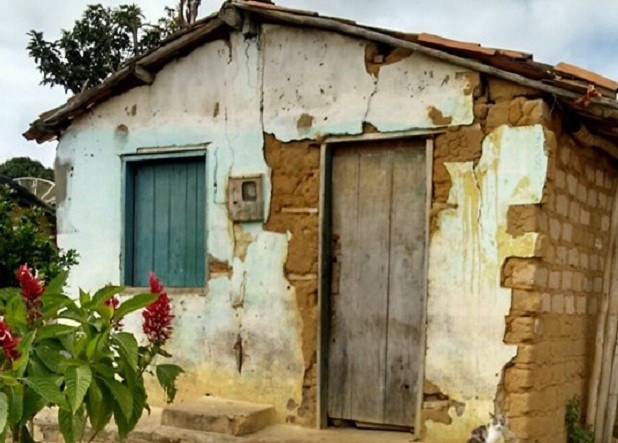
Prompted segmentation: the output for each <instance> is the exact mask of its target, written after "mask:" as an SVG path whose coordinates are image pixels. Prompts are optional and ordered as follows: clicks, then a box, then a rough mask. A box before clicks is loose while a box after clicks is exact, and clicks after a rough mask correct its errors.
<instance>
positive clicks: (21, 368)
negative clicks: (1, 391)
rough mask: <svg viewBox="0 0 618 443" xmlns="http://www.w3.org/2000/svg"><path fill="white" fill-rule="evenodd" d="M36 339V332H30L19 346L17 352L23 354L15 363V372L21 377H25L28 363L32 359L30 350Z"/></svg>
mask: <svg viewBox="0 0 618 443" xmlns="http://www.w3.org/2000/svg"><path fill="white" fill-rule="evenodd" d="M35 337H36V331H32V332H29V333H28V334H26V335H25V336H24V337H22V340H21V342H19V345H17V350H18V351H19V352H20V353H21V356H20V357H19V358H18V359H17V360H15V361H14V362H13V370H14V371H15V372H16V373H17V375H18V376H19V377H21V376H22V375H24V373H25V372H26V368H27V367H28V361H29V359H30V349H31V347H32V342H34V339H35Z"/></svg>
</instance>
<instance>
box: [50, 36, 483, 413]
mask: <svg viewBox="0 0 618 443" xmlns="http://www.w3.org/2000/svg"><path fill="white" fill-rule="evenodd" d="M366 46H367V42H362V41H358V40H355V39H352V38H347V37H342V36H339V35H336V34H330V33H327V32H318V31H312V30H302V29H292V28H284V27H279V26H264V28H263V30H262V33H261V35H260V38H259V39H245V37H244V36H242V35H240V34H232V36H231V38H230V41H229V42H228V41H223V40H219V41H215V42H211V43H208V44H205V45H204V46H202V47H200V48H198V49H196V50H195V51H193V52H192V53H191V54H190V55H188V56H187V57H184V58H181V59H178V60H176V61H174V62H171V63H169V64H168V65H167V66H166V67H165V68H164V69H163V70H162V71H160V72H159V73H158V74H157V76H156V79H155V81H154V83H153V84H152V85H151V86H143V87H138V88H134V89H132V90H130V91H128V92H126V93H124V94H122V95H120V96H117V97H114V98H111V99H109V100H108V101H106V102H105V103H103V104H101V105H98V106H97V107H95V108H93V109H92V110H91V112H90V113H88V114H87V115H85V116H83V117H80V118H78V119H76V121H75V122H74V123H73V124H72V125H71V126H70V127H69V128H68V130H67V131H66V132H65V133H64V134H63V136H62V138H61V140H60V143H59V147H58V153H57V166H58V167H59V169H58V170H59V171H64V172H65V174H62V175H63V177H61V181H62V183H63V188H64V189H65V191H66V192H65V198H64V199H61V200H62V201H60V202H59V204H58V205H59V206H58V218H59V223H58V242H59V244H60V246H61V247H63V248H75V249H77V250H78V252H79V253H80V256H81V260H80V265H79V266H76V267H75V268H74V269H73V272H72V274H71V280H70V284H71V287H72V289H73V290H75V289H76V288H77V286H78V285H79V286H81V287H83V288H84V289H95V288H97V287H99V286H102V285H104V284H106V283H108V282H113V283H116V282H119V281H120V279H121V262H122V260H121V258H122V251H121V249H122V238H123V235H124V229H123V206H122V205H123V194H124V189H123V172H122V161H121V156H122V155H123V154H131V153H136V152H137V150H138V149H139V148H167V147H187V146H192V147H201V148H203V149H205V150H206V152H207V160H206V161H207V173H206V180H207V183H206V199H207V205H206V212H207V223H206V226H207V253H208V254H209V256H210V257H211V265H212V263H215V264H216V265H217V266H215V267H213V266H211V269H214V268H216V271H217V272H216V274H215V272H213V274H212V275H211V277H212V278H211V279H210V280H209V282H208V285H207V287H206V288H205V290H204V294H203V295H183V294H174V295H173V302H174V304H175V307H176V308H175V309H176V319H175V325H174V327H175V336H174V339H173V342H172V343H171V346H170V348H171V349H172V350H173V353H174V356H175V360H177V361H178V362H179V363H180V364H181V365H183V366H185V368H186V369H187V370H188V374H187V375H186V376H185V377H184V379H183V381H182V383H181V386H180V391H179V394H180V397H179V398H180V399H190V398H193V397H195V396H196V395H199V394H201V393H211V394H215V395H221V396H228V397H233V398H241V399H246V400H251V401H256V402H266V403H272V404H274V405H275V407H276V408H277V412H278V416H279V419H280V420H284V419H288V420H290V417H291V419H292V420H293V418H294V416H295V414H299V411H300V410H301V409H303V410H305V411H306V410H307V409H312V408H313V409H315V367H314V364H313V363H314V361H315V345H313V344H310V345H307V343H305V342H304V341H306V340H315V333H311V332H310V331H308V329H309V328H315V324H316V320H315V319H316V317H317V316H316V311H315V306H314V305H315V302H312V301H311V300H312V294H315V291H314V290H313V289H312V288H313V287H314V286H315V283H314V282H315V279H316V275H315V273H316V272H317V265H316V262H315V261H314V258H313V254H314V252H316V251H317V235H314V233H317V230H316V229H315V227H317V215H316V214H315V212H311V211H313V209H315V207H317V205H315V207H313V206H312V207H309V208H306V207H305V208H304V209H308V210H309V212H308V214H309V216H307V217H304V220H305V222H304V223H306V224H307V226H308V227H307V228H306V229H305V228H302V229H300V228H298V226H297V224H296V221H295V220H296V219H295V218H294V215H293V214H294V213H287V212H285V210H286V209H290V207H294V206H295V205H299V204H301V205H304V206H306V205H307V202H302V203H298V202H289V203H286V204H285V205H283V204H281V202H283V201H284V199H283V197H282V200H281V201H280V203H278V204H277V207H276V208H274V209H272V208H270V204H271V199H270V197H271V191H273V189H272V186H273V183H275V178H274V177H273V181H272V182H271V179H270V174H271V171H270V168H269V166H268V165H267V164H266V162H265V159H264V149H265V148H264V143H265V142H264V134H265V133H267V134H272V137H273V143H279V142H282V141H285V142H287V141H294V140H305V139H314V140H320V139H321V137H323V136H325V135H344V134H360V133H362V131H363V123H365V122H368V123H371V124H372V125H374V126H375V127H376V128H378V129H379V130H381V131H402V130H408V129H422V128H435V127H439V126H453V125H460V124H469V123H471V122H472V90H473V88H474V86H475V81H477V80H478V76H477V75H475V74H474V75H472V74H470V73H462V72H461V69H460V68H457V67H451V66H448V65H445V64H444V63H441V62H438V61H435V60H432V59H429V58H426V57H424V56H421V55H418V54H413V55H410V56H409V57H406V58H403V59H401V60H399V61H397V62H396V63H393V64H389V65H385V66H381V67H380V69H379V70H378V72H377V74H375V73H374V74H372V73H370V72H368V70H367V66H366V62H365V48H366ZM475 78H476V79H477V80H475ZM402 91H403V93H402ZM393 103H394V105H393ZM269 137H271V136H270V135H269ZM308 148H310V149H315V148H311V147H308ZM281 149H284V150H285V149H286V145H282V146H281ZM273 152H274V151H273ZM255 173H262V174H265V178H266V179H265V195H266V212H267V214H269V215H270V217H271V220H273V221H272V222H271V226H270V230H272V231H276V232H270V230H269V228H268V226H269V225H266V226H267V227H266V228H265V226H264V225H263V224H261V223H244V224H239V225H236V226H234V224H233V223H232V222H231V221H230V220H229V218H228V214H227V209H226V206H225V197H226V190H227V178H228V176H229V175H230V174H255ZM280 173H281V174H290V175H293V174H295V173H296V172H294V171H292V170H289V168H285V167H283V168H282V169H281V171H280ZM280 178H281V179H282V180H281V182H280V183H281V184H280V185H279V186H285V185H284V182H285V180H283V178H284V177H280ZM309 181H310V182H311V183H313V184H316V186H317V179H315V180H314V179H311V180H309ZM309 181H308V182H309ZM308 182H307V183H308ZM313 184H312V185H310V186H313ZM303 186H305V185H303ZM307 186H309V185H307ZM275 191H276V190H275ZM280 191H281V195H283V196H285V195H287V194H286V192H287V190H284V189H283V188H282V189H281V190H280ZM300 192H301V193H303V195H305V197H306V196H307V195H317V187H316V189H313V187H311V189H309V187H308V188H307V189H305V188H302V189H301V191H300ZM307 193H308V194H307ZM292 194H293V193H292ZM273 195H274V194H273ZM286 198H287V197H286ZM309 201H311V202H312V203H311V204H312V205H313V204H315V202H313V200H311V199H309ZM293 209H294V208H293ZM296 209H298V208H296ZM93 217H94V219H93ZM295 228H298V229H299V231H297V232H298V234H292V232H295ZM293 235H298V236H302V235H306V238H305V239H304V240H302V241H300V242H298V238H297V239H296V240H297V242H296V243H295V242H294V239H293V238H292V236H293ZM309 239H315V240H313V241H314V243H315V244H314V248H309V249H307V251H311V252H307V254H309V253H310V254H312V257H311V258H310V259H309V260H308V259H307V257H305V256H302V254H301V251H302V248H300V247H298V246H297V245H302V244H303V242H304V241H306V240H307V241H308V240H309ZM205 260H206V257H205ZM299 272H300V274H299ZM430 297H431V295H430ZM303 303H304V305H303ZM127 328H129V329H132V330H135V331H138V330H139V316H134V317H133V318H130V319H127ZM441 333H442V332H441ZM239 342H240V343H241V344H242V346H241V347H242V351H239V349H240V347H239V345H238V344H239ZM304 388H312V389H313V393H312V394H307V395H305V392H304V391H303V389H304ZM151 396H153V397H154V398H157V396H158V391H156V390H153V391H151ZM309 415H311V414H309Z"/></svg>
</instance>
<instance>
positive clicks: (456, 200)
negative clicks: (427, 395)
mask: <svg viewBox="0 0 618 443" xmlns="http://www.w3.org/2000/svg"><path fill="white" fill-rule="evenodd" d="M446 167H447V170H448V172H449V174H450V177H451V180H452V187H451V191H450V195H449V198H448V203H449V204H450V205H452V208H451V209H445V210H443V211H442V212H440V214H439V215H438V221H437V231H436V232H434V233H433V236H432V240H431V247H430V261H429V295H428V306H427V356H426V366H425V378H426V379H427V380H431V382H432V383H434V384H435V385H437V386H438V387H439V388H440V390H441V391H442V392H444V393H447V395H448V396H449V397H450V399H451V400H454V401H457V402H461V403H463V404H464V408H463V413H461V411H460V413H461V414H457V413H456V411H455V408H452V409H451V411H450V415H451V419H452V420H453V422H452V424H450V425H445V424H441V423H437V422H427V423H426V424H427V431H428V434H427V437H428V441H436V442H447V441H461V438H462V437H463V436H465V435H466V432H469V430H470V429H473V428H474V427H476V426H478V424H479V423H482V422H483V421H484V420H485V418H484V417H487V416H488V413H489V412H492V413H493V412H494V399H495V397H496V394H497V391H498V385H499V383H500V380H501V375H502V370H503V367H504V366H505V365H506V364H507V363H509V361H510V360H511V359H512V358H513V357H514V356H515V355H516V351H517V349H516V347H514V346H506V345H505V344H504V343H503V337H504V332H505V322H504V317H505V316H506V315H507V314H508V313H509V309H510V306H511V290H510V289H508V288H502V287H501V283H500V276H501V267H502V264H503V262H504V260H505V259H506V258H507V257H511V256H518V257H530V256H533V255H534V251H535V244H536V239H537V235H538V234H535V233H526V234H524V235H521V236H518V237H516V238H514V237H512V236H511V235H510V234H508V233H507V211H508V208H509V206H510V205H521V204H533V203H539V202H540V201H541V197H542V194H543V186H544V184H545V177H546V174H547V155H546V153H545V151H544V136H543V130H542V126H541V125H535V126H524V127H518V128H511V127H509V126H506V125H504V126H500V127H498V128H496V129H495V130H493V131H492V132H491V133H490V134H488V136H487V137H486V138H485V139H484V141H483V144H482V155H481V158H480V160H479V162H478V164H477V165H476V166H475V165H474V163H472V162H462V163H447V164H446ZM451 438H452V440H451Z"/></svg>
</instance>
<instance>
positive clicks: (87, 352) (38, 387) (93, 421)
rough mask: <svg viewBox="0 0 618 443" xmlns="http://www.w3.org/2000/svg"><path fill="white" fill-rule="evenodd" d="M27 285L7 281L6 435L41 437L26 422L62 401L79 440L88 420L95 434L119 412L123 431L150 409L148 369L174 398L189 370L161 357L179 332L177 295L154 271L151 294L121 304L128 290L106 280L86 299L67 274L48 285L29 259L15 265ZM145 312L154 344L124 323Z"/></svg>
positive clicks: (1, 303) (62, 414)
mask: <svg viewBox="0 0 618 443" xmlns="http://www.w3.org/2000/svg"><path fill="white" fill-rule="evenodd" d="M16 276H17V280H18V281H19V285H20V287H19V288H4V289H0V347H1V352H0V368H1V370H0V441H4V438H5V436H6V434H7V431H8V430H10V431H11V434H12V436H13V441H14V442H21V443H26V442H27V443H30V442H33V441H34V440H33V438H32V435H31V434H30V431H29V429H28V426H27V424H28V423H29V422H30V421H31V420H32V419H33V418H34V416H35V415H36V414H37V413H38V412H39V411H40V410H41V409H43V408H44V407H46V406H56V407H57V408H58V424H59V428H60V432H61V433H62V435H63V437H64V440H65V441H66V442H67V443H72V442H77V441H81V439H82V438H83V436H84V433H85V429H86V424H87V422H90V426H91V436H90V438H91V439H93V438H94V437H95V436H96V435H97V434H98V433H99V432H100V431H101V430H102V429H103V428H104V427H105V425H106V424H107V423H109V421H110V420H111V418H112V417H113V418H114V421H115V423H116V425H117V426H118V434H119V437H120V438H124V437H126V436H127V434H128V433H129V432H130V431H131V430H133V428H134V427H135V426H136V424H137V422H138V420H139V419H140V417H141V416H142V412H143V410H144V409H146V410H149V407H148V403H147V394H146V390H145V388H144V374H145V373H152V374H154V375H156V377H157V379H158V381H159V383H160V384H161V386H162V387H163V388H164V390H165V392H166V394H167V401H168V402H171V401H173V399H174V395H175V393H176V387H175V382H176V379H177V377H178V376H179V375H180V374H181V373H182V372H183V371H182V369H181V368H180V367H178V366H176V365H172V364H154V361H155V356H157V355H160V356H163V357H170V355H169V354H168V353H167V352H166V351H165V350H164V349H163V346H164V345H165V343H166V341H167V340H168V339H169V338H170V336H171V333H172V326H171V323H172V319H173V315H172V312H171V306H170V300H169V298H168V296H167V294H166V292H165V289H164V288H163V285H162V284H161V282H160V280H159V279H158V278H157V277H156V276H155V275H154V274H152V273H151V275H150V283H151V291H152V293H144V294H138V295H135V296H133V297H131V298H128V299H127V300H125V301H123V302H122V303H121V302H120V299H119V297H118V294H120V293H121V292H122V291H123V290H124V288H123V287H120V286H105V287H104V288H101V289H100V290H98V291H96V292H95V293H94V294H90V293H87V292H84V291H81V290H80V295H79V300H73V299H71V298H70V297H68V296H67V295H65V294H64V293H63V288H64V285H65V281H66V278H67V273H66V272H62V273H60V274H59V275H58V276H57V277H56V278H54V279H53V280H52V281H50V282H49V284H47V285H45V284H44V282H43V281H41V280H40V279H39V278H38V277H37V276H36V274H35V273H34V272H33V270H32V269H30V268H29V267H28V266H27V265H22V266H20V267H19V269H18V270H17V272H16ZM143 308H145V309H144V311H143V314H142V315H143V319H144V322H143V331H144V334H145V336H146V340H147V343H145V344H143V345H141V346H140V345H139V344H138V341H137V339H136V338H135V336H134V335H133V334H131V333H129V332H126V331H123V326H122V320H123V318H124V317H126V316H127V315H128V314H130V313H132V312H135V311H138V310H140V309H143Z"/></svg>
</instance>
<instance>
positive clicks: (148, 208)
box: [125, 156, 206, 287]
mask: <svg viewBox="0 0 618 443" xmlns="http://www.w3.org/2000/svg"><path fill="white" fill-rule="evenodd" d="M204 169H205V161H204V156H201V157H188V158H164V159H161V158H158V159H157V158H156V157H155V158H154V159H146V160H142V161H127V176H126V177H127V200H126V202H127V208H126V209H127V217H126V241H125V246H126V247H125V251H126V262H125V280H126V281H125V283H126V284H127V285H130V286H148V272H149V271H151V270H152V271H154V272H156V273H157V275H158V276H159V277H160V278H161V280H162V281H163V282H164V284H165V286H167V287H199V286H204V280H205V275H204V273H205V264H206V260H205V255H206V251H205V249H206V248H205V221H206V213H205V201H206V197H205V171H204Z"/></svg>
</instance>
